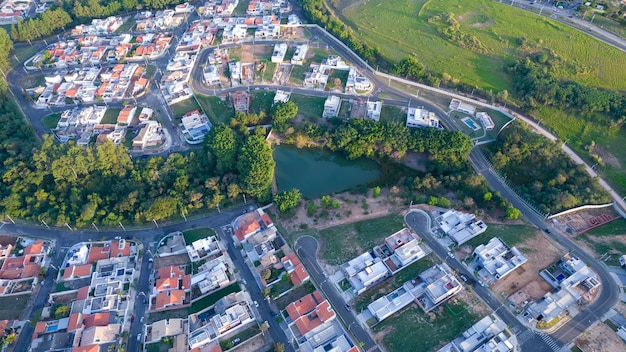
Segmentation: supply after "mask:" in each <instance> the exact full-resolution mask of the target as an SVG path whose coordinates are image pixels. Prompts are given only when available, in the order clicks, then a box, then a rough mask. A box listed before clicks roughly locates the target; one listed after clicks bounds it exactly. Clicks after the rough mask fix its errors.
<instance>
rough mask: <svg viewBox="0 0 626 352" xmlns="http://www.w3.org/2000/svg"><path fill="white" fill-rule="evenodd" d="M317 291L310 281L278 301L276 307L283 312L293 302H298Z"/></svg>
mask: <svg viewBox="0 0 626 352" xmlns="http://www.w3.org/2000/svg"><path fill="white" fill-rule="evenodd" d="M313 291H315V286H313V284H312V283H311V282H310V281H307V282H306V283H304V284H302V285H300V286H298V287H296V288H294V289H293V290H291V291H289V293H287V294H286V295H284V296H282V297H280V298H278V299H276V306H277V307H278V309H280V310H283V309H285V307H287V306H288V305H289V304H290V303H291V302H294V301H297V300H299V299H300V298H302V297H304V296H306V295H308V294H309V293H313Z"/></svg>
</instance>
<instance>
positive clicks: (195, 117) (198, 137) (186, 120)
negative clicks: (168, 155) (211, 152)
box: [181, 110, 211, 144]
mask: <svg viewBox="0 0 626 352" xmlns="http://www.w3.org/2000/svg"><path fill="white" fill-rule="evenodd" d="M181 125H182V128H183V133H184V134H185V138H186V140H187V143H190V144H198V143H202V141H203V140H204V135H205V134H207V132H209V130H210V129H211V125H210V122H209V119H208V118H207V117H206V115H204V114H200V111H198V110H194V111H190V112H188V113H186V114H185V115H183V117H182V119H181Z"/></svg>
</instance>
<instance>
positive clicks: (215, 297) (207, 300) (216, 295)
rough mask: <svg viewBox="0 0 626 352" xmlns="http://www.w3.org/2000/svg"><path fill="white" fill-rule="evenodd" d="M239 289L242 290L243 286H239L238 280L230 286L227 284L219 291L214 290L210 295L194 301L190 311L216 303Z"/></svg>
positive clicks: (193, 311)
mask: <svg viewBox="0 0 626 352" xmlns="http://www.w3.org/2000/svg"><path fill="white" fill-rule="evenodd" d="M239 291H241V286H239V283H238V282H236V283H234V284H232V285H230V286H226V287H224V288H223V289H221V290H219V291H216V292H213V293H211V294H209V295H208V296H206V297H203V298H201V299H199V300H197V301H195V302H193V303H192V304H191V307H190V308H189V313H190V314H191V313H198V312H199V311H201V310H203V309H206V308H208V307H210V306H212V305H214V304H215V302H217V301H219V300H220V299H221V298H222V297H224V296H226V295H229V294H231V293H234V292H239Z"/></svg>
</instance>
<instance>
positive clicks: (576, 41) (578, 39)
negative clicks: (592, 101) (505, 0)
mask: <svg viewBox="0 0 626 352" xmlns="http://www.w3.org/2000/svg"><path fill="white" fill-rule="evenodd" d="M350 3H351V2H348V1H335V2H327V4H328V5H329V6H334V7H335V10H336V11H335V13H336V14H338V16H339V17H340V19H341V20H343V21H344V22H345V23H346V24H347V25H348V26H349V27H352V28H353V29H355V35H356V36H357V38H359V39H362V40H364V41H365V42H366V43H367V44H369V45H370V46H371V47H377V48H379V49H380V51H381V53H382V54H383V56H384V57H386V58H388V59H389V60H391V61H392V62H396V61H399V60H401V59H403V58H405V57H407V56H409V55H413V54H415V55H417V57H418V58H419V60H420V61H421V63H422V64H424V65H425V66H427V67H428V69H429V70H432V71H435V72H438V73H444V72H446V73H448V74H449V75H451V76H452V77H454V78H457V79H460V80H461V81H463V82H465V83H468V84H470V85H475V86H478V87H481V88H484V89H493V90H495V91H500V90H504V89H510V87H511V83H512V82H511V81H510V80H509V79H508V77H507V76H506V75H505V74H503V69H504V68H505V67H506V66H507V65H508V64H509V63H510V62H512V61H513V60H514V59H515V58H517V57H519V56H521V55H523V54H524V52H523V50H522V49H520V48H521V47H522V43H523V42H525V43H526V45H528V44H531V45H533V46H538V47H543V48H549V49H550V50H552V51H553V52H554V53H555V54H556V55H557V56H559V57H561V58H563V59H564V60H565V61H566V62H568V63H571V64H572V67H574V66H575V67H577V68H584V69H583V70H582V71H580V70H578V72H575V71H577V70H574V69H572V70H569V72H562V73H561V74H562V78H566V79H573V80H576V81H578V82H581V83H585V84H591V85H595V86H598V87H602V88H608V89H625V88H626V70H623V69H621V67H624V65H625V64H626V55H624V54H623V53H622V52H620V51H619V50H618V49H616V48H613V47H611V46H609V45H607V44H604V43H602V42H600V41H598V40H596V39H595V38H593V37H591V36H589V35H587V34H585V33H582V32H580V31H578V30H575V29H573V28H570V27H568V26H566V25H563V24H560V23H558V22H556V21H552V20H550V19H549V18H545V17H540V16H537V15H535V14H532V13H529V12H527V11H524V10H521V9H517V8H513V7H511V6H508V5H506V4H500V3H498V2H496V1H492V0H474V1H463V0H417V1H410V2H409V1H405V0H389V1H370V2H367V3H364V4H362V6H350V7H349V8H347V6H348V5H349V4H350ZM447 13H451V14H453V15H454V18H453V20H452V21H451V22H456V23H458V27H457V29H453V31H454V33H453V34H455V35H451V36H450V37H448V36H446V34H445V32H446V31H447V30H448V29H450V28H451V27H453V26H452V25H450V24H449V23H448V22H449V21H448V19H447V16H446V14H447ZM471 37H474V38H475V42H474V43H472V45H468V43H467V42H464V41H463V39H458V38H471ZM452 38H455V39H452ZM522 38H523V40H522ZM381 43H384V45H382V46H381ZM420 48H428V50H421V49H420Z"/></svg>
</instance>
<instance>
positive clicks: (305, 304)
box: [285, 291, 322, 321]
mask: <svg viewBox="0 0 626 352" xmlns="http://www.w3.org/2000/svg"><path fill="white" fill-rule="evenodd" d="M320 302H322V295H321V294H320V293H319V292H318V291H315V292H313V293H311V294H310V295H306V296H304V297H302V298H300V299H299V300H297V301H295V302H292V303H290V304H289V305H288V306H287V308H285V309H286V310H287V314H289V317H290V318H291V320H293V321H295V320H296V319H298V318H299V317H301V316H303V315H305V314H307V313H309V312H312V311H313V310H314V309H315V307H316V306H317V305H318V304H319V303H320Z"/></svg>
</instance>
